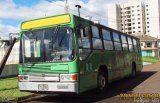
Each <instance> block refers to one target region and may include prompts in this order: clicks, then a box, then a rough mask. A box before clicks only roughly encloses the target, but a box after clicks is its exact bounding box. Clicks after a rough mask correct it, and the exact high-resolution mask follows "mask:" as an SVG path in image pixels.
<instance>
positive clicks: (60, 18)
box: [21, 13, 139, 39]
mask: <svg viewBox="0 0 160 103" xmlns="http://www.w3.org/2000/svg"><path fill="white" fill-rule="evenodd" d="M72 16H74V17H75V18H79V19H81V20H85V21H88V22H91V23H92V24H94V25H96V26H99V27H102V28H106V29H108V30H109V31H113V32H117V33H120V34H122V35H127V36H129V37H132V38H136V39H139V38H137V37H135V36H133V35H129V34H126V33H123V32H121V31H118V30H115V29H112V28H110V27H107V26H104V25H102V24H95V23H94V22H92V21H90V20H87V19H84V18H82V17H79V16H76V15H74V14H71V13H66V14H61V15H54V16H47V17H43V18H38V19H32V20H27V21H24V22H22V23H21V30H29V29H33V28H41V27H45V26H53V25H58V24H66V23H70V22H72Z"/></svg>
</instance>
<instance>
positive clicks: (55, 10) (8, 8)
mask: <svg viewBox="0 0 160 103" xmlns="http://www.w3.org/2000/svg"><path fill="white" fill-rule="evenodd" d="M127 1H128V0H68V6H69V12H70V13H73V14H75V15H78V13H77V8H75V5H76V4H79V5H81V6H82V8H81V9H80V11H81V15H82V17H85V16H91V17H92V20H100V21H101V24H103V25H107V19H108V18H107V5H108V4H110V3H124V2H127ZM64 6H65V0H0V37H8V35H9V33H18V32H20V24H21V22H22V21H25V20H29V19H34V18H40V17H44V16H50V15H57V14H62V13H64Z"/></svg>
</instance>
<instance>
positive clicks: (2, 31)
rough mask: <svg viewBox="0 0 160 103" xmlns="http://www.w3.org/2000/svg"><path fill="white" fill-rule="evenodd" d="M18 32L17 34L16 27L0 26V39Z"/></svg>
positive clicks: (17, 29)
mask: <svg viewBox="0 0 160 103" xmlns="http://www.w3.org/2000/svg"><path fill="white" fill-rule="evenodd" d="M18 32H19V27H18V26H11V25H4V24H0V36H2V37H7V36H8V35H9V33H18Z"/></svg>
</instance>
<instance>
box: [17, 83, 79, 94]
mask: <svg viewBox="0 0 160 103" xmlns="http://www.w3.org/2000/svg"><path fill="white" fill-rule="evenodd" d="M19 89H20V90H22V91H31V92H71V93H78V82H64V83H63V82H19Z"/></svg>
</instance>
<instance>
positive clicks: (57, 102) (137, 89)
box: [23, 63, 160, 103]
mask: <svg viewBox="0 0 160 103" xmlns="http://www.w3.org/2000/svg"><path fill="white" fill-rule="evenodd" d="M122 93H129V94H130V93H131V94H138V93H140V94H144V93H149V94H152V93H160V63H156V64H151V65H145V66H144V68H143V70H142V72H141V73H140V74H138V75H137V76H136V77H135V78H125V79H121V80H118V81H116V82H113V83H111V84H109V88H108V90H107V91H106V92H105V93H98V92H97V91H96V90H91V91H88V92H86V93H83V94H81V95H78V96H77V95H40V96H38V97H33V98H29V99H28V100H26V101H23V102H25V103H64V102H65V103H93V102H96V103H151V102H152V103H160V98H157V99H156V100H154V101H151V100H148V101H147V100H144V99H143V100H140V99H138V100H135V99H134V100H133V99H127V100H124V99H123V100H122V99H121V98H120V94H122Z"/></svg>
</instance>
